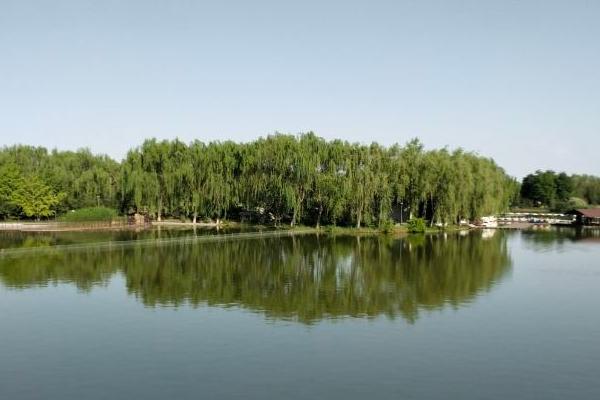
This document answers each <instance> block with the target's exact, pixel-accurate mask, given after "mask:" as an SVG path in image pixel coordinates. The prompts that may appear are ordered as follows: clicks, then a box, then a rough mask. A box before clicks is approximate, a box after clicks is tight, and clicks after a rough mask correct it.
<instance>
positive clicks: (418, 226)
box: [408, 218, 427, 233]
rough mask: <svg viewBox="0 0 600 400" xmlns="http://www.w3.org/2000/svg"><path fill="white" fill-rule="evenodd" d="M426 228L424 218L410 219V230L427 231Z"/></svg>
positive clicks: (414, 231)
mask: <svg viewBox="0 0 600 400" xmlns="http://www.w3.org/2000/svg"><path fill="white" fill-rule="evenodd" d="M426 228H427V225H426V224H425V220H424V219H423V218H413V219H410V220H409V221H408V231H409V232H411V233H425V229H426Z"/></svg>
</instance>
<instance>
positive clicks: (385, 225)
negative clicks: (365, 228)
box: [379, 219, 394, 233]
mask: <svg viewBox="0 0 600 400" xmlns="http://www.w3.org/2000/svg"><path fill="white" fill-rule="evenodd" d="M379 229H381V231H382V232H383V233H391V232H393V231H394V221H392V220H391V219H386V220H385V221H383V222H382V223H381V224H380V226H379Z"/></svg>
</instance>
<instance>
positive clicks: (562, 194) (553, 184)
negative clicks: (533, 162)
mask: <svg viewBox="0 0 600 400" xmlns="http://www.w3.org/2000/svg"><path fill="white" fill-rule="evenodd" d="M572 191H573V182H572V180H571V178H570V177H569V176H568V175H567V174H565V173H564V172H562V173H560V174H557V173H556V172H554V171H536V172H535V174H529V175H527V176H526V177H525V178H524V179H523V183H522V185H521V198H522V199H523V200H524V201H525V202H527V203H529V204H531V205H533V206H547V207H548V208H550V209H553V210H554V209H556V208H557V206H558V205H564V204H565V203H567V202H568V201H569V198H570V197H571V193H572ZM558 208H560V207H558Z"/></svg>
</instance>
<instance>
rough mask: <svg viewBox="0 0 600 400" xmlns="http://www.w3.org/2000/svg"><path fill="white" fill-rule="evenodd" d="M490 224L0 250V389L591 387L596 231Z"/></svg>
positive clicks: (64, 392) (441, 393) (479, 391)
mask: <svg viewBox="0 0 600 400" xmlns="http://www.w3.org/2000/svg"><path fill="white" fill-rule="evenodd" d="M492 233H493V232H491V233H490V232H485V233H484V234H483V235H482V233H481V232H476V233H472V234H467V235H463V236H461V235H445V236H444V235H438V236H414V237H409V238H405V239H398V238H389V237H384V236H375V237H354V236H327V235H321V236H315V235H302V236H296V237H264V238H254V239H249V238H248V239H243V240H231V239H230V240H223V241H218V242H211V243H189V242H171V243H167V244H164V243H163V244H162V245H160V246H159V245H151V244H150V245H149V244H148V243H147V242H146V243H144V244H142V243H137V244H132V245H131V246H126V247H121V248H117V249H112V250H108V249H105V248H97V247H94V246H88V247H84V248H79V249H76V250H70V251H65V250H60V251H59V250H51V249H50V250H48V251H44V252H41V253H40V252H37V253H34V254H29V255H27V254H20V255H18V256H17V255H15V256H3V257H0V399H38V398H39V399H116V398H119V399H121V398H122V399H131V398H145V399H165V398H174V399H192V398H193V399H196V398H203V399H216V398H223V399H235V398H239V399H265V398H286V399H288V398H291V399H307V398H310V399H315V398H334V399H335V398H339V399H355V398H356V399H363V398H371V399H374V398H377V399H390V398H402V399H507V398H515V399H595V398H600V379H599V378H598V376H599V374H600V310H599V306H600V290H599V289H600V238H599V235H598V234H597V233H596V234H595V233H593V232H591V233H590V232H588V233H587V234H585V235H580V234H575V233H574V231H565V232H538V233H525V232H515V233H503V232H495V234H493V235H492ZM76 239H77V238H76V237H74V238H73V239H72V241H71V242H69V243H74V242H76V241H77V240H76ZM5 242H6V240H5ZM11 243H12V244H11V246H12V247H16V245H15V242H14V241H13V242H11Z"/></svg>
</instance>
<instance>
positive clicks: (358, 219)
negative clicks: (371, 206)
mask: <svg viewBox="0 0 600 400" xmlns="http://www.w3.org/2000/svg"><path fill="white" fill-rule="evenodd" d="M361 219H362V210H360V211H359V212H358V214H357V216H356V227H357V228H360V222H361Z"/></svg>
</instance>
